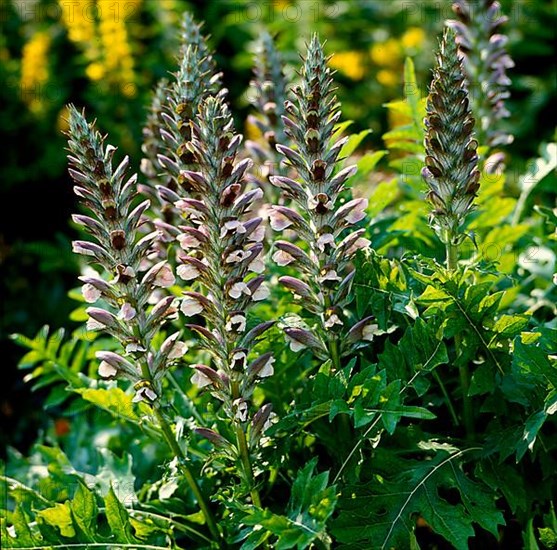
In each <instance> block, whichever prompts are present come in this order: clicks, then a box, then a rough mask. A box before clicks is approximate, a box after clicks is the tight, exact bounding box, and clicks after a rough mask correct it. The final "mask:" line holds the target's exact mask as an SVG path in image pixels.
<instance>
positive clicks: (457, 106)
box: [422, 28, 480, 246]
mask: <svg viewBox="0 0 557 550" xmlns="http://www.w3.org/2000/svg"><path fill="white" fill-rule="evenodd" d="M426 109H427V115H426V119H425V125H426V137H425V149H426V159H425V162H426V166H425V167H424V169H423V171H422V175H423V177H424V179H425V181H426V183H427V185H428V187H429V192H428V195H427V198H428V200H429V201H430V203H431V204H432V206H433V211H432V213H431V219H432V222H433V223H434V227H435V229H436V231H437V233H438V235H439V237H440V239H441V240H442V241H443V243H445V244H446V245H455V246H457V245H458V244H459V242H460V241H461V239H462V225H463V223H464V220H465V218H466V215H467V214H468V212H470V210H471V209H472V208H473V201H474V198H475V196H476V193H477V191H478V188H479V184H478V180H479V177H480V173H479V171H478V168H477V165H478V156H477V153H476V149H477V146H478V143H477V141H476V140H475V139H474V119H473V118H472V113H471V111H470V102H469V99H468V91H467V89H466V84H465V79H464V75H463V73H462V63H461V59H460V57H459V55H458V48H457V44H456V41H455V34H454V31H453V30H452V29H450V28H447V29H445V32H444V33H443V38H442V40H441V44H440V50H439V52H438V55H437V63H436V66H435V68H434V70H433V81H432V83H431V87H430V90H429V96H428V99H427V107H426Z"/></svg>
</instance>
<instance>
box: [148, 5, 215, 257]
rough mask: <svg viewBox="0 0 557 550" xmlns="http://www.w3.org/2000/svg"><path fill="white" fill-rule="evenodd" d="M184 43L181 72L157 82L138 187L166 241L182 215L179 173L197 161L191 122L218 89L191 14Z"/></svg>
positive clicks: (212, 65)
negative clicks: (190, 147)
mask: <svg viewBox="0 0 557 550" xmlns="http://www.w3.org/2000/svg"><path fill="white" fill-rule="evenodd" d="M180 41H181V46H180V54H179V57H178V61H179V68H178V71H177V72H176V73H175V74H174V81H172V82H170V83H169V82H168V81H167V80H166V79H163V80H161V82H159V84H158V86H157V88H156V90H155V94H154V96H153V100H152V104H151V110H150V114H149V117H148V120H147V125H146V127H145V128H144V130H143V135H144V143H143V147H142V150H143V152H144V153H145V155H146V156H145V158H144V159H143V162H142V165H141V169H142V171H143V173H144V174H145V175H146V176H147V178H148V184H149V185H146V186H140V190H141V192H142V193H143V194H144V195H146V196H148V197H150V198H151V199H152V201H153V207H152V210H153V212H154V213H155V220H154V224H155V226H156V227H157V228H158V229H160V234H161V239H162V240H163V241H169V240H172V239H174V238H175V237H176V235H177V234H178V231H177V230H176V229H175V228H176V226H177V225H178V221H179V213H178V211H177V210H176V208H175V207H174V205H173V202H174V199H175V198H176V197H177V195H176V192H177V191H178V190H179V186H180V184H181V183H183V182H182V180H181V176H180V172H181V171H182V170H189V169H194V168H195V159H194V158H193V156H192V154H191V151H189V150H188V143H189V141H190V140H191V125H190V122H191V121H193V120H194V119H195V117H196V116H197V112H198V108H199V105H200V103H201V101H202V100H203V98H205V97H207V95H208V94H211V93H217V91H218V89H219V88H220V74H219V73H216V65H215V62H214V59H213V57H212V54H211V51H210V50H209V48H208V46H207V43H206V38H205V37H204V36H203V35H202V34H201V24H197V23H196V22H195V21H194V20H193V18H192V16H191V15H190V14H189V13H185V14H184V17H183V21H182V32H181V38H180ZM220 93H225V91H221V92H220ZM157 191H158V192H157ZM157 256H158V257H159V258H160V259H162V258H165V257H166V247H164V246H162V247H159V250H158V253H157Z"/></svg>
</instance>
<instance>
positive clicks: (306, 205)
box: [270, 36, 373, 370]
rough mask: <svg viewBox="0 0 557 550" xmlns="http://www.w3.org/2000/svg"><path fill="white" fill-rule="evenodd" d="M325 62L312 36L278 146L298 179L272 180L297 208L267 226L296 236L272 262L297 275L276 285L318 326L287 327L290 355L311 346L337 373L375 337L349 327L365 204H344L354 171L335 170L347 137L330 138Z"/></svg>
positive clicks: (330, 91) (332, 117)
mask: <svg viewBox="0 0 557 550" xmlns="http://www.w3.org/2000/svg"><path fill="white" fill-rule="evenodd" d="M326 61H327V60H326V57H325V55H324V52H323V47H322V45H321V44H320V43H319V40H318V38H317V36H314V37H313V38H312V40H311V42H310V43H309V45H308V51H307V55H306V57H305V60H304V65H303V68H302V71H301V84H300V85H299V86H297V87H296V88H295V89H294V95H295V103H293V102H291V101H287V102H286V113H287V114H286V115H285V116H284V117H283V121H284V125H285V133H286V135H288V136H289V137H290V138H291V141H292V143H293V144H294V146H295V147H296V148H295V149H293V148H291V147H288V146H287V145H286V144H281V143H279V144H277V146H276V147H277V150H278V151H279V152H280V153H281V154H282V155H283V157H284V159H285V161H286V162H287V164H288V165H290V166H291V167H292V168H294V169H295V171H296V172H297V177H298V180H299V181H297V180H294V179H292V178H290V177H287V176H271V178H270V179H271V182H272V183H273V185H275V186H277V187H278V188H280V189H281V190H282V191H283V192H284V194H285V195H286V197H288V198H289V199H290V200H291V201H292V203H293V204H295V206H296V208H291V207H288V206H274V207H273V209H272V210H271V213H270V218H271V221H270V223H271V227H272V228H273V229H274V230H275V231H279V232H280V231H284V230H285V229H288V230H289V231H292V230H293V231H294V232H295V234H296V235H297V239H298V240H299V243H300V244H301V246H298V245H296V244H293V243H292V242H290V241H287V240H276V241H275V242H274V247H275V248H276V251H275V253H274V254H273V260H274V261H275V262H276V263H277V264H278V265H279V266H289V265H290V266H292V267H295V268H296V270H297V272H298V273H299V274H300V276H299V277H292V276H290V275H285V276H282V277H281V278H280V279H279V282H280V283H281V284H282V285H283V286H285V287H286V288H287V289H289V290H290V291H292V292H293V294H294V295H295V296H297V297H298V298H299V300H300V303H301V304H302V306H303V307H304V309H305V310H307V311H308V312H309V313H311V314H313V315H314V317H315V320H316V325H317V326H316V327H309V328H301V327H297V326H286V328H285V333H286V336H287V338H288V339H289V341H290V347H291V349H292V350H293V351H299V350H301V349H304V348H310V349H311V350H312V352H313V353H315V354H316V355H317V357H319V358H320V359H323V360H325V359H329V360H330V361H331V366H332V368H333V369H334V370H338V369H339V368H340V367H341V356H342V355H344V354H347V353H349V352H350V351H352V349H353V346H354V345H355V344H358V343H359V342H361V340H362V339H364V338H365V339H371V338H372V337H373V335H372V333H371V332H369V331H370V328H371V323H369V322H368V321H369V320H364V321H360V322H359V323H356V322H353V321H354V320H353V319H351V320H350V321H349V322H347V319H346V314H345V306H346V305H347V303H348V302H349V300H350V285H351V280H352V277H353V273H354V270H353V267H352V264H351V259H352V257H353V256H354V254H355V253H356V252H357V251H358V250H360V249H362V248H365V247H366V246H367V245H368V244H369V241H368V240H367V239H365V238H364V237H363V233H364V232H365V230H364V229H358V230H355V229H354V224H356V223H358V222H360V221H361V220H363V219H364V218H365V209H366V206H367V200H366V199H363V198H357V199H352V200H346V197H347V195H346V193H345V190H346V186H345V183H346V181H347V180H348V179H349V178H350V176H352V175H353V174H354V173H355V171H356V166H348V167H346V168H344V169H341V170H339V169H338V168H339V166H340V165H341V159H340V158H339V155H340V152H341V150H342V146H343V145H344V143H345V142H346V139H340V138H338V139H335V135H334V134H335V124H336V123H337V122H338V120H339V118H340V109H339V105H338V103H337V100H336V97H335V95H334V88H333V79H332V76H331V72H332V71H331V69H330V68H329V67H327V63H326ZM341 198H342V199H343V200H342V201H341ZM302 243H303V244H302ZM302 247H303V248H302Z"/></svg>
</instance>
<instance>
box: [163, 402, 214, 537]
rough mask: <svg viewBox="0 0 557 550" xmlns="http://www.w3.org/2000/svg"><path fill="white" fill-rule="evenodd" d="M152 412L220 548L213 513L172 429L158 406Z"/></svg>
mask: <svg viewBox="0 0 557 550" xmlns="http://www.w3.org/2000/svg"><path fill="white" fill-rule="evenodd" d="M153 410H154V411H155V415H156V417H157V420H158V421H159V424H160V427H161V430H162V433H163V435H164V437H165V439H166V442H167V443H168V446H169V447H170V449H171V450H172V452H173V453H174V454H175V455H176V456H177V457H178V458H179V465H180V469H181V470H182V473H183V474H184V477H185V478H186V481H187V483H188V485H189V486H190V489H191V490H192V492H193V494H194V496H195V499H196V500H197V503H198V504H199V507H200V508H201V511H202V512H203V515H204V516H205V521H206V522H207V527H208V528H209V531H210V532H211V535H212V536H213V538H214V539H215V541H217V542H218V543H219V546H220V547H221V548H222V547H223V545H222V536H221V533H220V531H219V528H218V526H217V523H216V521H215V518H214V516H213V513H212V512H211V510H210V508H209V506H208V504H207V501H206V500H205V497H204V496H203V493H202V492H201V489H200V488H199V485H198V483H197V481H196V479H195V477H194V476H193V474H192V472H191V470H190V469H189V467H188V465H187V464H186V463H185V458H186V457H185V456H184V453H183V452H182V449H181V448H180V445H178V442H177V441H176V438H175V437H174V434H173V433H172V429H171V428H170V425H169V424H168V422H167V421H166V418H165V417H164V415H163V413H162V411H161V410H160V408H159V406H155V407H154V408H153Z"/></svg>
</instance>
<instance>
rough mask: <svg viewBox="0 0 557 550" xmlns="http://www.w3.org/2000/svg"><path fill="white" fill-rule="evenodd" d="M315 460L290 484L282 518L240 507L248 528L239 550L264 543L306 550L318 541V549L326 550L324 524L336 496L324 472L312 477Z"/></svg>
mask: <svg viewBox="0 0 557 550" xmlns="http://www.w3.org/2000/svg"><path fill="white" fill-rule="evenodd" d="M316 465H317V460H316V459H314V460H311V461H310V462H309V463H308V464H306V466H305V467H304V468H303V469H301V470H300V471H299V472H298V475H297V477H296V479H295V480H294V482H293V483H292V492H291V495H290V500H289V501H288V505H287V507H286V515H284V516H282V515H278V514H274V513H272V512H271V511H268V510H257V509H253V508H251V509H250V508H244V509H243V510H242V511H243V512H244V513H245V515H244V516H243V517H242V519H241V522H242V523H243V524H245V525H247V526H248V528H247V529H245V531H244V532H243V533H242V534H241V538H242V539H243V538H244V537H245V541H244V543H243V544H242V547H241V548H242V550H255V549H256V548H260V547H261V545H262V544H264V543H266V542H267V543H270V544H272V548H276V549H277V550H287V549H289V548H298V549H302V548H308V547H309V546H310V545H311V543H312V542H314V541H318V543H319V545H320V547H322V548H330V547H331V539H330V537H329V535H328V534H327V531H326V525H327V521H328V520H329V518H330V517H331V515H332V513H333V512H334V509H335V505H336V501H337V496H336V492H335V486H334V485H333V486H329V485H328V484H329V474H328V472H322V473H320V474H317V475H315V474H314V470H315V467H316Z"/></svg>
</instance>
